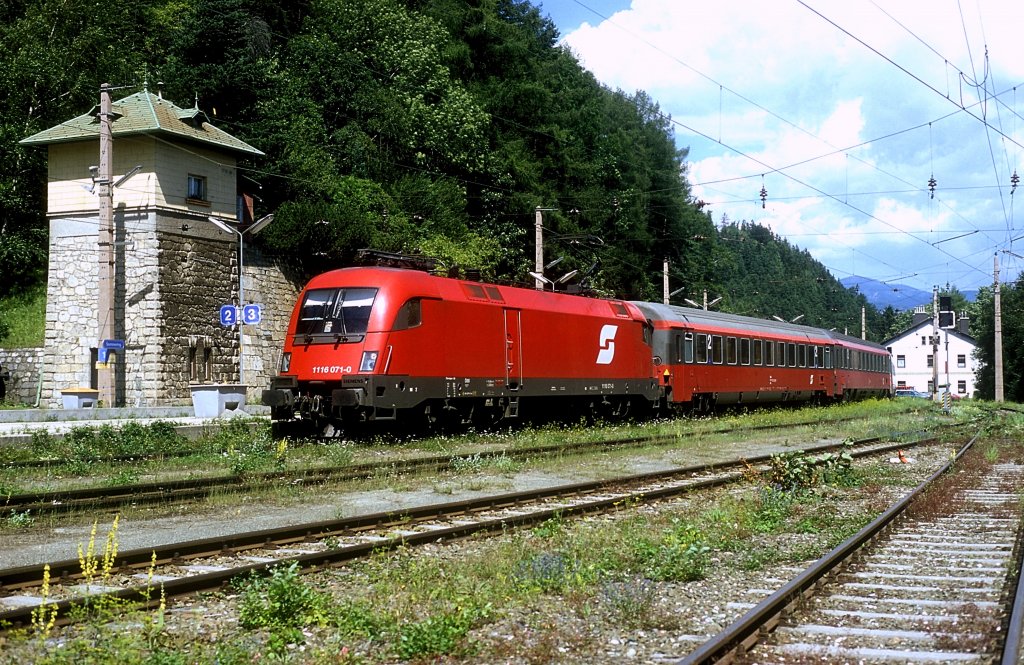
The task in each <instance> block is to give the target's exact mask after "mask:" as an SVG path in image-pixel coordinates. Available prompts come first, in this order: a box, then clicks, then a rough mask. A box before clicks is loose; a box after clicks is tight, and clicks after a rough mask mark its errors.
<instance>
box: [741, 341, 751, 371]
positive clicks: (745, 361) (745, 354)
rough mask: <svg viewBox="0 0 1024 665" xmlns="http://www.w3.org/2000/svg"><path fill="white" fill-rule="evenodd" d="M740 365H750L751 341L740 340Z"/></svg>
mask: <svg viewBox="0 0 1024 665" xmlns="http://www.w3.org/2000/svg"><path fill="white" fill-rule="evenodd" d="M740 364H741V365H749V364H750V340H749V339H743V338H740Z"/></svg>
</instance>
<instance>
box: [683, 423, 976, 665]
mask: <svg viewBox="0 0 1024 665" xmlns="http://www.w3.org/2000/svg"><path fill="white" fill-rule="evenodd" d="M979 436H981V433H980V432H979V433H978V434H975V435H974V437H972V438H971V440H970V441H968V442H967V443H966V444H965V445H964V446H963V447H962V448H961V449H960V451H959V452H957V454H956V455H955V456H954V457H953V458H952V459H951V460H950V461H948V462H947V463H946V464H944V465H943V466H942V468H940V469H939V470H938V471H936V472H935V473H933V474H932V475H931V476H929V477H928V478H927V479H926V480H924V482H922V483H921V484H920V485H918V486H917V487H916V488H914V490H913V491H912V492H910V493H909V494H907V495H906V496H905V497H903V498H902V499H901V500H900V501H898V502H897V503H895V504H893V505H892V506H891V507H889V509H887V510H886V511H885V512H884V513H882V514H881V515H879V516H878V517H877V518H876V519H874V520H873V521H872V522H871V523H870V524H868V525H867V526H865V527H864V528H863V529H861V530H860V531H858V532H857V533H855V534H854V535H852V536H850V537H849V538H847V539H846V540H844V541H843V542H842V543H840V544H839V545H838V546H837V547H836V548H835V549H833V550H832V551H831V552H829V553H828V554H826V555H825V556H823V557H821V558H820V559H818V561H816V562H815V563H814V564H813V565H812V566H811V567H809V568H807V569H806V570H804V571H803V572H801V573H800V574H799V575H797V576H796V577H795V578H793V579H792V580H791V581H789V582H788V583H786V584H785V585H784V586H782V588H780V589H779V590H778V591H776V592H775V593H773V594H772V595H770V596H768V597H767V598H765V599H764V600H762V601H761V602H760V603H758V604H757V605H755V606H754V607H753V608H752V609H751V610H750V611H749V612H747V613H746V614H744V615H743V616H741V617H740V618H739V619H737V620H736V621H735V622H733V623H732V624H731V625H729V626H728V627H726V629H725V630H723V631H722V632H720V633H719V634H718V635H717V636H715V637H713V638H711V639H710V640H708V641H707V642H705V643H704V644H702V645H701V646H699V647H698V648H697V649H695V650H694V651H693V652H691V653H690V654H689V655H688V656H686V657H685V658H683V659H681V660H679V661H677V663H678V665H705V664H710V663H716V662H719V661H721V660H726V659H728V658H730V657H732V656H735V655H739V654H741V653H745V652H746V651H748V650H749V649H750V648H751V647H752V646H753V645H754V644H756V643H757V642H758V640H759V637H760V635H761V634H762V632H763V631H765V630H770V629H771V628H774V627H775V626H776V625H777V624H778V622H779V620H780V618H781V616H782V614H783V613H784V612H785V611H786V610H787V609H789V608H790V607H792V606H793V605H795V604H796V603H798V602H799V601H800V600H802V599H803V598H804V597H806V596H808V595H809V594H810V593H811V592H812V591H813V589H814V588H815V587H816V586H817V585H818V584H819V582H821V581H822V580H823V578H825V577H827V576H828V575H830V574H831V573H832V572H833V571H835V570H837V569H838V568H839V567H840V566H842V565H844V564H845V563H846V562H847V560H848V559H849V557H850V556H852V555H853V554H854V553H855V552H857V551H858V550H860V549H861V548H862V547H863V546H864V545H865V544H866V543H868V542H869V541H871V540H872V539H873V538H875V537H876V536H877V535H879V533H881V531H882V530H883V529H884V528H885V527H887V526H889V525H890V524H891V523H892V522H893V521H894V520H895V519H896V518H897V517H898V516H899V515H900V514H902V513H903V511H904V510H906V508H907V506H909V505H910V503H911V502H912V501H913V500H914V499H915V498H916V497H917V496H919V495H920V494H921V493H922V492H923V491H924V490H925V489H926V488H927V487H928V486H929V485H930V484H931V483H932V482H934V481H935V480H936V479H938V478H939V477H941V476H942V475H943V474H945V473H946V472H947V471H949V469H950V468H951V467H952V466H953V465H954V464H955V463H956V462H957V461H958V460H959V459H960V458H961V457H963V456H964V454H965V453H966V452H967V451H968V450H969V449H970V448H971V447H972V446H973V445H974V443H975V441H977V440H978V437H979Z"/></svg>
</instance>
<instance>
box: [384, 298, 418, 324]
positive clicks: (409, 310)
mask: <svg viewBox="0 0 1024 665" xmlns="http://www.w3.org/2000/svg"><path fill="white" fill-rule="evenodd" d="M420 303H421V299H420V298H411V299H410V300H407V301H406V303H405V304H404V305H402V307H401V309H399V310H398V313H397V314H396V315H395V325H394V326H392V328H391V329H392V330H408V329H409V328H415V327H417V326H419V325H420V324H422V323H423V310H422V305H421V304H420Z"/></svg>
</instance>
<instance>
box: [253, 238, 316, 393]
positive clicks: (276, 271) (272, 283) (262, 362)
mask: <svg viewBox="0 0 1024 665" xmlns="http://www.w3.org/2000/svg"><path fill="white" fill-rule="evenodd" d="M303 286H305V282H304V279H303V277H302V275H301V273H300V272H299V271H298V270H297V269H296V268H294V267H293V266H292V265H291V264H290V263H289V262H288V261H286V260H283V259H279V258H275V257H272V256H269V255H266V254H264V253H262V252H260V251H258V250H257V249H255V248H253V249H252V250H250V249H249V248H246V251H245V299H246V301H247V302H251V303H258V304H260V305H261V306H262V311H263V321H262V322H261V323H260V324H259V325H256V326H246V327H245V331H244V332H245V337H244V340H243V341H244V343H245V347H246V352H245V382H246V383H247V384H249V399H250V400H251V399H253V398H255V399H259V396H260V392H261V391H262V390H263V389H264V388H266V387H268V386H269V385H270V379H271V377H273V376H274V375H275V374H277V368H278V364H279V363H280V361H281V350H282V348H283V347H284V338H285V333H286V332H287V331H288V321H289V319H290V318H291V315H292V309H293V308H294V307H295V301H296V300H297V299H298V295H299V292H300V291H301V290H302V287H303Z"/></svg>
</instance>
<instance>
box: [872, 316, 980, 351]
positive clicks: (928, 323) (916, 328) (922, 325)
mask: <svg viewBox="0 0 1024 665" xmlns="http://www.w3.org/2000/svg"><path fill="white" fill-rule="evenodd" d="M931 327H932V320H931V319H925V320H924V321H919V322H918V323H917V324H915V325H912V326H910V327H909V328H907V329H906V330H904V331H903V332H900V333H896V334H895V335H893V336H892V337H890V338H889V339H887V340H885V341H884V342H882V346H889V345H890V344H892V343H893V342H895V341H897V340H900V339H903V338H904V337H907V336H908V335H912V334H915V333H917V331H919V330H920V329H921V328H928V329H929V331H930V330H931ZM943 330H945V331H946V332H947V333H949V334H950V335H953V336H954V337H956V338H958V339H962V340H963V341H965V342H967V343H968V344H972V345H974V346H977V344H978V343H977V341H975V339H974V338H973V337H971V336H970V335H967V334H965V333H962V332H960V331H959V330H957V329H956V328H948V329H947V328H943Z"/></svg>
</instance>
